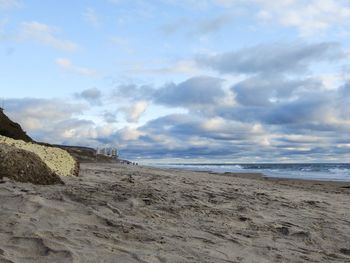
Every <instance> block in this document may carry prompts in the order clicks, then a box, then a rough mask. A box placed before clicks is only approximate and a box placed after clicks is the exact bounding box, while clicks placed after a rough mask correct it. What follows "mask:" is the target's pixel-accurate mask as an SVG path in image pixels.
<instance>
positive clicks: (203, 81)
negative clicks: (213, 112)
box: [112, 76, 225, 108]
mask: <svg viewBox="0 0 350 263" xmlns="http://www.w3.org/2000/svg"><path fill="white" fill-rule="evenodd" d="M222 84H223V80H222V79H219V78H214V77H209V76H197V77H193V78H190V79H188V80H186V81H184V82H180V83H178V84H175V83H168V84H166V85H164V86H162V87H159V88H155V87H151V86H147V85H141V86H138V85H134V84H131V85H120V86H117V87H116V88H115V89H114V90H113V92H112V98H113V99H114V100H125V99H127V100H130V101H140V100H142V101H150V102H153V103H156V104H160V105H165V106H168V107H185V108H192V107H200V106H208V105H215V104H216V103H217V101H218V100H219V99H221V98H223V97H224V96H225V92H224V90H223V87H222Z"/></svg>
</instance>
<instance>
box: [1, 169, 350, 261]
mask: <svg viewBox="0 0 350 263" xmlns="http://www.w3.org/2000/svg"><path fill="white" fill-rule="evenodd" d="M62 180H64V182H65V185H51V186H38V185H32V184H28V183H19V182H14V181H11V180H8V179H4V180H2V181H1V184H0V198H1V203H0V210H1V213H0V262H124V263H128V262H130V263H131V262H152V263H158V262H159V263H165V262H218V263H220V262H259V263H263V262H350V210H349V204H350V184H349V183H348V184H347V183H327V182H325V183H324V182H307V181H295V180H278V179H266V178H262V177H260V176H259V175H233V174H225V175H219V174H211V173H206V172H189V171H174V170H162V169H155V168H147V167H138V166H127V165H122V164H94V163H90V164H89V163H87V164H82V165H81V170H80V176H79V177H62Z"/></svg>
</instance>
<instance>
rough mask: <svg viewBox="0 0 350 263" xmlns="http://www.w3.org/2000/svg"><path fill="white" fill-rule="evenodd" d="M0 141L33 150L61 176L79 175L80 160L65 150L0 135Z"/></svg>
mask: <svg viewBox="0 0 350 263" xmlns="http://www.w3.org/2000/svg"><path fill="white" fill-rule="evenodd" d="M0 143H2V144H7V145H11V146H14V147H16V148H18V149H23V150H26V151H29V152H33V153H35V154H36V155H38V156H39V158H40V159H41V160H42V161H43V162H44V163H45V164H46V165H47V166H48V167H49V168H50V169H51V170H52V171H53V172H55V173H56V174H58V175H59V176H72V175H74V176H78V173H79V164H78V162H77V161H76V160H75V159H74V158H73V157H72V156H71V155H70V154H69V153H68V152H67V151H65V150H63V149H60V148H56V147H49V146H44V145H39V144H37V143H31V142H24V141H22V140H14V139H11V138H8V137H5V136H1V135H0Z"/></svg>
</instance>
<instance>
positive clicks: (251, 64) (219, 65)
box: [196, 42, 342, 74]
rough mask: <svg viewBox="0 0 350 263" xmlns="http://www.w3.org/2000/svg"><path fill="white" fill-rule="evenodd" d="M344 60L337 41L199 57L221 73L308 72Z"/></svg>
mask: <svg viewBox="0 0 350 263" xmlns="http://www.w3.org/2000/svg"><path fill="white" fill-rule="evenodd" d="M340 58H342V51H341V49H340V45H339V44H337V43H333V42H323V43H317V44H273V45H258V46H254V47H250V48H245V49H242V50H238V51H231V52H225V53H221V54H216V55H198V56H197V58H196V61H197V64H198V65H199V66H204V67H208V68H211V69H214V70H217V71H218V72H220V73H239V74H240V73H243V74H258V73H265V74H266V73H269V74H275V73H299V74H300V73H305V72H307V70H308V67H309V64H310V63H313V62H319V61H332V60H337V59H340Z"/></svg>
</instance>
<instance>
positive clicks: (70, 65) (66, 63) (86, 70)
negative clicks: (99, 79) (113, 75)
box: [56, 58, 97, 76]
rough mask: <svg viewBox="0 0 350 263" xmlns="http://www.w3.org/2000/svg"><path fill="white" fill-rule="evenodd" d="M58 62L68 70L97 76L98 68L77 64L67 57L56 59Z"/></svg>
mask: <svg viewBox="0 0 350 263" xmlns="http://www.w3.org/2000/svg"><path fill="white" fill-rule="evenodd" d="M56 64H57V65H59V66H60V67H61V68H62V69H64V70H66V71H68V72H71V73H75V74H79V75H84V76H96V74H97V72H96V70H94V69H89V68H85V67H79V66H76V65H74V64H73V63H72V62H71V61H70V60H69V59H67V58H58V59H56Z"/></svg>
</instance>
